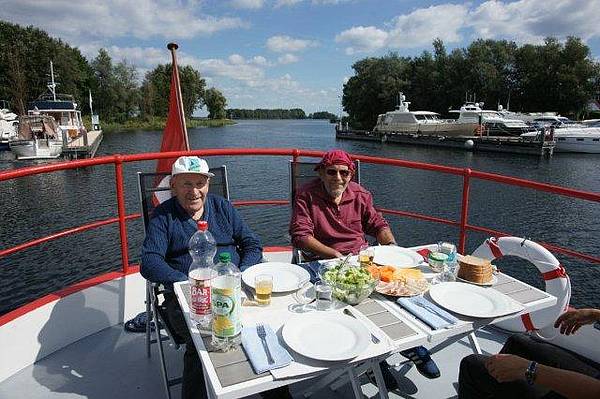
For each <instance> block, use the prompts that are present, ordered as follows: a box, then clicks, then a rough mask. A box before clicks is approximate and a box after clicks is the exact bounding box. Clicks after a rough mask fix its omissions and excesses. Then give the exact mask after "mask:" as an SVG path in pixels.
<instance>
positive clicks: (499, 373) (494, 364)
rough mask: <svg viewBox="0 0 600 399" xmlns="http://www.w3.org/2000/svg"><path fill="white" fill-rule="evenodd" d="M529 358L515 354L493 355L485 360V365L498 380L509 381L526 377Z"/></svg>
mask: <svg viewBox="0 0 600 399" xmlns="http://www.w3.org/2000/svg"><path fill="white" fill-rule="evenodd" d="M527 366H529V360H527V359H523V358H522V357H519V356H515V355H503V354H499V355H493V356H490V357H489V358H487V360H486V361H485V367H486V368H487V370H488V372H489V373H490V375H491V376H492V377H494V378H495V379H496V381H498V382H509V381H515V380H519V379H524V378H525V370H527Z"/></svg>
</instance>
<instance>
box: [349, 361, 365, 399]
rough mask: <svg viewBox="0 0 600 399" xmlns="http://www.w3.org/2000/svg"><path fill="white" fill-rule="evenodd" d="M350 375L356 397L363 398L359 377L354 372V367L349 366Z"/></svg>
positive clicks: (357, 398)
mask: <svg viewBox="0 0 600 399" xmlns="http://www.w3.org/2000/svg"><path fill="white" fill-rule="evenodd" d="M348 377H349V378H350V385H352V391H353V392H354V397H355V398H356V399H362V397H363V394H362V390H361V389H360V385H359V384H358V377H357V376H356V374H354V367H348Z"/></svg>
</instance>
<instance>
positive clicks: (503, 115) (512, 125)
mask: <svg viewBox="0 0 600 399" xmlns="http://www.w3.org/2000/svg"><path fill="white" fill-rule="evenodd" d="M482 107H483V103H481V102H480V103H476V102H467V103H465V104H464V105H463V106H462V107H460V110H452V111H450V112H451V113H458V114H459V115H458V119H457V120H456V121H457V122H458V123H474V124H476V125H477V126H479V125H481V126H482V129H481V133H482V134H485V135H488V136H520V135H521V134H523V133H528V132H531V131H535V130H537V129H536V128H535V127H532V126H530V125H528V124H527V123H525V122H524V121H523V120H521V119H517V118H515V117H514V115H515V114H513V113H508V112H507V111H503V110H502V108H501V107H499V108H500V109H499V111H493V110H486V109H483V108H482Z"/></svg>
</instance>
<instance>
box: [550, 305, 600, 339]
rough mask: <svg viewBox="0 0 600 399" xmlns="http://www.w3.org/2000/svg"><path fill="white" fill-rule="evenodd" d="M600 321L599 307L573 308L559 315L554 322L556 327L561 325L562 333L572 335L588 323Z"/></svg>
mask: <svg viewBox="0 0 600 399" xmlns="http://www.w3.org/2000/svg"><path fill="white" fill-rule="evenodd" d="M596 321H600V310H598V309H573V310H569V311H567V312H565V313H563V314H561V315H560V316H559V318H558V319H556V322H554V328H559V327H560V333H561V334H565V335H571V334H574V333H575V332H577V330H579V329H580V328H581V326H584V325H586V324H592V323H594V322H596Z"/></svg>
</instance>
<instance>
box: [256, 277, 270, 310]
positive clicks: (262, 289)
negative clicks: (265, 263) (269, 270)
mask: <svg viewBox="0 0 600 399" xmlns="http://www.w3.org/2000/svg"><path fill="white" fill-rule="evenodd" d="M254 289H255V290H256V303H258V306H267V305H269V304H271V293H272V292H273V276H271V275H270V274H259V275H258V276H256V277H255V278H254Z"/></svg>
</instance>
